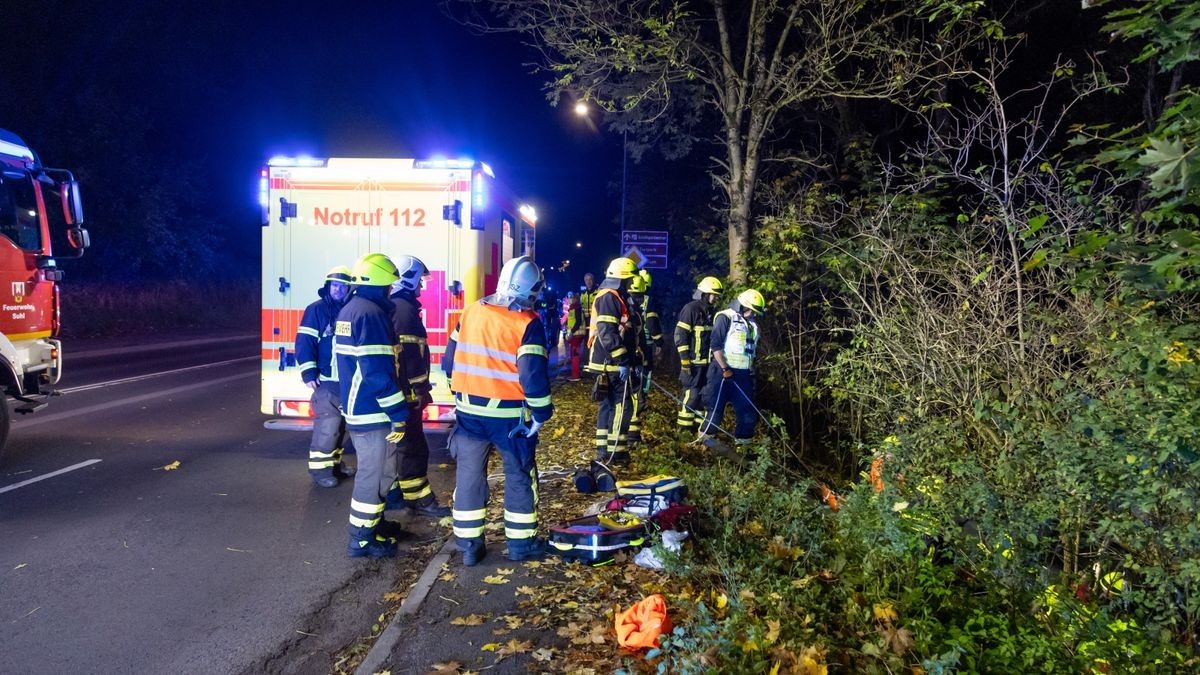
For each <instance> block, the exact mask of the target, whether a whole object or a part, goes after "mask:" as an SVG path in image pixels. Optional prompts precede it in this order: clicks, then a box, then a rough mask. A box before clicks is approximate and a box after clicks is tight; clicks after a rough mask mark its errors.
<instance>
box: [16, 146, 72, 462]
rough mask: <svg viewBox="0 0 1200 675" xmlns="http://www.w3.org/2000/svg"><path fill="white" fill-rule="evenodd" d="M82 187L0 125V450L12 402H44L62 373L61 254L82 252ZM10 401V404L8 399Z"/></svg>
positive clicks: (19, 405)
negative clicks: (0, 400)
mask: <svg viewBox="0 0 1200 675" xmlns="http://www.w3.org/2000/svg"><path fill="white" fill-rule="evenodd" d="M89 243H90V240H89V238H88V233H87V230H85V229H84V228H83V202H82V201H81V199H80V197H79V184H78V183H77V182H75V177H74V176H72V175H71V172H70V171H67V170H65V169H51V168H47V167H45V166H42V163H41V160H39V159H38V156H37V153H35V152H34V151H33V150H31V149H30V148H29V146H28V145H27V144H26V143H25V142H24V141H22V140H21V139H20V138H19V137H18V136H17V135H16V134H13V133H11V132H8V131H5V130H3V129H0V296H2V297H0V381H2V382H3V386H4V392H5V394H6V396H5V401H4V405H2V406H0V452H2V451H3V449H4V445H5V442H6V441H7V440H8V431H9V426H10V414H9V410H10V405H12V406H13V407H12V410H13V411H15V412H18V413H22V414H27V413H32V412H35V411H37V410H39V409H41V408H42V407H44V406H45V405H46V400H47V399H48V398H49V397H50V396H52V395H53V394H54V389H53V387H54V385H55V384H57V383H58V380H59V377H60V376H61V375H62V344H61V343H60V342H59V341H58V340H57V339H55V336H57V335H58V328H59V298H58V284H59V282H60V281H62V278H63V273H62V270H60V269H58V266H57V264H56V262H55V261H56V258H77V257H79V256H81V255H83V251H84V249H86V248H87V247H88V244H89ZM10 399H11V401H10Z"/></svg>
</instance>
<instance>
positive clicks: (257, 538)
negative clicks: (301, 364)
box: [0, 336, 419, 674]
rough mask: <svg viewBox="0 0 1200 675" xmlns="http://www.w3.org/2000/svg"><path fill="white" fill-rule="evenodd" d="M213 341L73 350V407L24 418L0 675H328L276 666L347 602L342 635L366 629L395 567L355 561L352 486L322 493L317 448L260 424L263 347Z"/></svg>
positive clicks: (4, 582)
mask: <svg viewBox="0 0 1200 675" xmlns="http://www.w3.org/2000/svg"><path fill="white" fill-rule="evenodd" d="M209 338H210V339H209V340H208V341H203V340H199V341H197V340H191V341H190V342H180V340H181V339H183V338H176V343H175V344H172V345H170V346H166V347H162V348H155V347H148V346H146V345H137V344H127V345H119V344H116V345H114V344H107V345H86V344H79V343H75V344H73V345H70V346H69V348H68V349H67V351H66V359H67V360H66V366H65V372H66V373H67V375H66V376H65V377H64V381H63V382H62V384H61V385H60V386H61V387H63V388H64V389H65V390H66V392H67V393H66V395H64V396H62V397H59V398H56V399H54V400H53V401H52V402H51V404H50V406H49V407H48V408H46V409H44V410H42V411H39V412H38V413H37V414H35V415H32V416H29V417H25V418H18V419H16V420H15V421H14V424H13V429H12V433H11V435H10V438H9V445H8V447H7V449H6V450H5V452H4V454H3V455H2V456H0V671H3V672H12V673H31V674H32V673H63V672H81V673H91V672H97V673H99V672H102V673H126V672H128V673H233V672H253V671H255V670H258V669H260V668H262V667H263V666H262V665H261V664H265V663H274V664H275V666H273V667H272V668H271V670H281V671H297V672H304V671H306V670H307V671H313V672H320V671H321V670H322V668H325V672H327V671H328V670H327V669H328V663H327V662H322V663H317V664H312V665H310V666H309V667H294V664H292V665H288V663H286V661H287V659H282V660H281V659H280V656H281V655H282V654H283V653H284V652H286V650H287V649H288V645H289V643H294V642H295V640H296V636H297V634H298V633H301V634H307V633H305V631H304V627H305V626H308V625H311V624H310V623H308V621H309V619H310V618H311V617H312V616H313V615H314V614H319V613H321V612H329V611H333V610H331V608H330V605H331V603H332V602H333V600H334V599H335V598H337V597H343V596H349V597H350V598H352V599H357V600H356V601H357V602H358V603H359V604H358V606H356V607H351V608H350V609H349V610H347V609H346V608H345V607H342V609H341V611H348V612H349V613H348V616H354V617H361V616H365V617H367V618H366V619H361V620H365V621H366V622H367V626H366V628H365V629H364V628H363V627H362V626H360V625H352V624H353V623H354V621H347V622H342V624H344V625H342V626H341V629H342V630H344V631H346V632H347V636H348V637H346V639H352V637H353V636H354V635H355V634H362V633H361V632H358V631H362V630H366V631H369V630H370V620H371V619H370V617H371V616H374V615H376V614H377V613H378V612H377V607H375V606H374V604H375V603H376V602H377V600H378V598H380V597H381V596H382V594H383V592H384V591H386V590H389V588H390V584H391V583H392V581H393V580H394V579H395V578H396V576H397V574H396V571H397V569H398V565H397V564H396V563H395V562H394V561H393V562H390V564H389V563H380V562H377V561H361V560H358V561H356V560H350V559H348V558H347V556H346V554H345V543H346V525H345V522H346V513H347V512H348V508H349V506H348V504H349V499H350V485H349V484H348V483H343V484H342V485H341V486H339V487H338V488H336V489H333V490H320V489H317V488H314V487H312V486H311V483H310V481H309V478H308V475H307V473H306V471H305V459H306V452H307V442H308V437H307V434H304V433H297V432H288V431H268V430H265V429H264V428H263V421H264V419H265V418H264V417H263V416H262V415H261V414H260V413H259V412H258V407H259V406H258V382H259V379H258V361H257V353H258V342H257V339H258V338H257V336H245V337H240V338H233V337H231V338H228V339H222V340H217V341H213V340H211V336H209ZM160 339H164V340H170V339H171V338H160ZM89 349H90V350H91V352H90V353H89V352H88V350H89ZM72 350H74V351H72ZM97 350H99V351H97ZM142 376H146V377H142ZM129 378H134V379H133V381H128V379H129ZM138 378H140V379H138ZM173 462H179V467H178V468H177V469H175V470H165V469H164V468H163V467H165V466H167V465H170V464H171V463H173ZM57 471H62V472H63V473H59V474H57V475H49V474H53V473H54V472H57ZM37 479H40V480H37ZM30 481H33V482H30ZM401 564H404V563H401ZM409 564H419V561H415V560H411V559H410V561H409ZM347 589H349V590H350V591H351V592H349V593H347V592H346V591H347ZM343 604H344V602H343ZM339 639H340V638H339ZM335 642H336V640H335ZM326 656H328V655H326Z"/></svg>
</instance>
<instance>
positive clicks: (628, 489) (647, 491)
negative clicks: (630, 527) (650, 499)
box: [617, 474, 687, 502]
mask: <svg viewBox="0 0 1200 675" xmlns="http://www.w3.org/2000/svg"><path fill="white" fill-rule="evenodd" d="M617 494H618V495H620V496H622V497H641V496H646V495H649V496H654V495H662V496H663V497H664V498H665V499H666V500H667V501H669V502H679V501H683V499H684V498H685V497H687V485H686V484H684V482H683V479H682V478H679V477H678V476H666V475H662V474H658V475H655V476H650V477H648V478H639V479H637V480H619V481H617Z"/></svg>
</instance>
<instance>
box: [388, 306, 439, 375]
mask: <svg viewBox="0 0 1200 675" xmlns="http://www.w3.org/2000/svg"><path fill="white" fill-rule="evenodd" d="M392 303H393V304H394V305H395V306H396V309H395V310H394V311H393V312H392V327H393V328H394V329H395V330H396V367H397V369H398V371H399V377H400V378H401V379H402V380H405V381H407V382H408V384H409V386H410V387H412V390H413V397H414V398H416V399H419V398H420V397H421V395H422V394H424V393H426V392H428V391H429V389H430V385H429V335H428V333H426V331H425V324H424V322H422V321H421V303H420V302H418V301H417V299H416V298H415V297H413V296H412V294H411V293H397V294H395V295H393V296H392Z"/></svg>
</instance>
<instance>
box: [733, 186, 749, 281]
mask: <svg viewBox="0 0 1200 675" xmlns="http://www.w3.org/2000/svg"><path fill="white" fill-rule="evenodd" d="M749 254H750V200H749V199H748V198H747V196H746V191H745V190H744V189H742V188H741V187H738V188H736V189H733V190H730V191H729V281H730V282H732V283H734V284H739V285H740V284H745V283H746V278H747V274H746V256H748V255H749Z"/></svg>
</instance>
